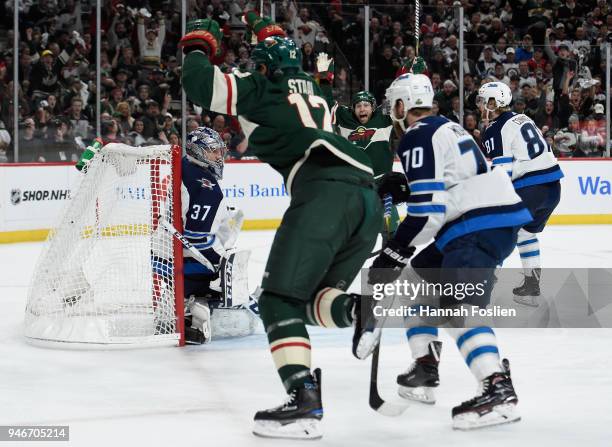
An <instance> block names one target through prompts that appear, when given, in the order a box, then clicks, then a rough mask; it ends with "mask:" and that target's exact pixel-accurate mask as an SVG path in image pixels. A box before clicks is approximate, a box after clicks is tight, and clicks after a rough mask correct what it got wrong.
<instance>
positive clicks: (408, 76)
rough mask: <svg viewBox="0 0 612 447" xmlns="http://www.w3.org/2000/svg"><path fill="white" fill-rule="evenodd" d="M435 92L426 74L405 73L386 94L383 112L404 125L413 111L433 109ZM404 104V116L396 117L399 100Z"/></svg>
mask: <svg viewBox="0 0 612 447" xmlns="http://www.w3.org/2000/svg"><path fill="white" fill-rule="evenodd" d="M433 98H434V91H433V87H432V85H431V81H430V80H429V78H428V77H427V76H425V75H424V74H412V73H405V74H403V75H401V76H400V77H398V78H397V79H395V80H394V81H393V82H392V83H391V85H390V86H389V87H388V88H387V91H386V92H385V104H384V105H383V110H384V111H385V113H386V114H387V115H390V116H391V119H393V120H394V121H399V122H400V123H402V122H403V121H404V119H405V118H406V114H407V113H408V111H409V110H411V109H416V108H421V107H422V108H431V107H432V104H433ZM400 99H401V100H402V102H403V103H404V116H403V117H396V116H394V114H393V108H394V107H395V104H396V103H397V101H398V100H400Z"/></svg>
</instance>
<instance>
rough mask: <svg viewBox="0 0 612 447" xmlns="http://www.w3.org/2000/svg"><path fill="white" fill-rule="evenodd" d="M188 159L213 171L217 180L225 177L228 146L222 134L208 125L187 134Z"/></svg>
mask: <svg viewBox="0 0 612 447" xmlns="http://www.w3.org/2000/svg"><path fill="white" fill-rule="evenodd" d="M185 150H186V152H187V159H188V160H189V161H190V162H192V163H195V164H197V165H198V166H201V167H203V168H206V169H208V170H210V172H212V174H213V176H214V177H215V178H216V179H217V180H221V179H222V178H223V166H224V159H225V152H226V150H227V147H226V146H225V142H224V141H223V138H221V135H219V134H218V133H217V132H215V131H214V130H212V129H210V128H208V127H198V128H197V129H196V130H194V131H193V132H189V133H188V134H187V144H186V145H185Z"/></svg>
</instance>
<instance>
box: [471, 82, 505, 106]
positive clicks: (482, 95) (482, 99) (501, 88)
mask: <svg viewBox="0 0 612 447" xmlns="http://www.w3.org/2000/svg"><path fill="white" fill-rule="evenodd" d="M491 99H493V100H495V109H499V108H500V107H508V106H509V105H510V103H511V102H512V91H511V90H510V87H508V86H507V85H506V84H504V83H503V82H487V83H486V84H483V85H482V87H480V88H479V89H478V96H477V97H476V105H481V104H482V105H483V106H484V107H485V108H486V109H487V110H489V111H493V110H494V109H489V107H488V106H489V100H491Z"/></svg>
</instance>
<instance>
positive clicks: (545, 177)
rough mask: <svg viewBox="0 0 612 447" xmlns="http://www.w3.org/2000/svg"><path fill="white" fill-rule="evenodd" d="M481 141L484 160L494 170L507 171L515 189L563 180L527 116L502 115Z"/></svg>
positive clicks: (538, 130)
mask: <svg viewBox="0 0 612 447" xmlns="http://www.w3.org/2000/svg"><path fill="white" fill-rule="evenodd" d="M483 141H484V146H485V150H486V154H487V158H489V159H490V160H491V161H492V163H493V167H494V168H501V169H503V170H505V171H506V172H508V175H510V178H511V179H512V183H513V184H514V188H515V189H519V188H525V187H527V186H533V185H539V184H542V183H549V182H554V181H557V180H559V179H560V178H562V177H563V172H561V168H560V167H559V164H558V163H557V159H556V158H555V156H554V155H553V153H552V151H551V149H550V147H549V145H548V143H547V142H546V139H545V138H544V136H543V135H542V132H540V129H538V128H537V126H536V125H535V123H534V122H533V120H532V119H531V118H529V117H528V116H527V115H523V114H516V113H514V112H504V113H502V114H501V115H499V116H498V117H497V119H496V120H495V121H493V122H491V124H490V125H489V126H488V127H487V129H486V130H485V132H484V136H483Z"/></svg>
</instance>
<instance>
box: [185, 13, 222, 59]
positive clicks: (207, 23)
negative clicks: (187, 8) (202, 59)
mask: <svg viewBox="0 0 612 447" xmlns="http://www.w3.org/2000/svg"><path fill="white" fill-rule="evenodd" d="M221 37H222V35H221V29H220V28H219V24H218V23H217V22H216V21H214V20H211V19H197V20H192V21H190V22H189V23H188V24H187V34H185V35H184V36H183V38H182V39H181V41H180V42H179V46H180V47H181V48H182V49H183V53H185V54H187V53H189V52H190V51H193V50H201V51H204V53H206V54H208V55H210V56H213V55H215V54H217V50H218V49H219V45H220V42H221Z"/></svg>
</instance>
